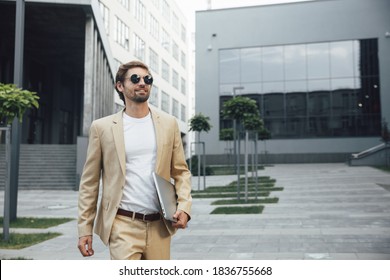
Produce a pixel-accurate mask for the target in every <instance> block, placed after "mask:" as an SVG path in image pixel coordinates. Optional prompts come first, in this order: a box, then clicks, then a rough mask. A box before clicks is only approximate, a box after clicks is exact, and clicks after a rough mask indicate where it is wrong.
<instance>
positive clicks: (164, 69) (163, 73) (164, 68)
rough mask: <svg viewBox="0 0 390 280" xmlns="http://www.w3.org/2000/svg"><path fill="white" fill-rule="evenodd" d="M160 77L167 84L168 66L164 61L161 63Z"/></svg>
mask: <svg viewBox="0 0 390 280" xmlns="http://www.w3.org/2000/svg"><path fill="white" fill-rule="evenodd" d="M161 76H162V78H163V79H164V80H166V81H167V82H169V78H170V75H169V64H168V63H167V62H166V61H165V60H163V61H162V68H161Z"/></svg>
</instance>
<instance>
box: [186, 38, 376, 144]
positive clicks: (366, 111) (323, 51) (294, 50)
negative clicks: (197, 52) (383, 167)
mask: <svg viewBox="0 0 390 280" xmlns="http://www.w3.org/2000/svg"><path fill="white" fill-rule="evenodd" d="M182 83H183V81H182ZM379 85H380V84H379V66H378V41H377V39H362V40H349V41H335V42H321V43H311V44H297V45H285V46H272V47H269V46H267V47H251V48H241V49H221V50H220V51H219V94H220V104H221V105H222V104H223V102H225V101H226V100H228V99H229V98H232V95H233V92H235V93H236V94H241V95H244V96H248V97H250V98H255V99H256V101H257V103H258V104H259V108H260V114H261V116H262V117H263V119H264V123H265V127H266V128H267V129H268V130H270V132H271V134H272V138H291V137H298V138H310V137H338V136H340V137H356V136H375V135H379V134H380V130H381V112H380V108H381V104H380V98H379V97H380V92H379V91H380V86H379ZM238 86H239V87H243V89H240V90H236V91H235V90H234V89H235V88H236V87H238ZM229 125H230V126H231V121H227V120H223V119H222V118H221V119H220V127H221V128H227V127H229Z"/></svg>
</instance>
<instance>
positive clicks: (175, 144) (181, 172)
mask: <svg viewBox="0 0 390 280" xmlns="http://www.w3.org/2000/svg"><path fill="white" fill-rule="evenodd" d="M150 111H151V115H152V120H153V124H154V127H155V132H156V141H157V158H156V167H155V171H156V173H157V174H159V175H160V176H162V177H163V178H165V179H166V180H170V178H172V179H173V180H174V182H175V187H176V193H177V196H178V198H177V202H178V209H180V210H182V211H184V212H186V213H187V214H188V215H190V214H191V204H192V198H191V173H190V171H189V170H188V167H187V164H186V162H185V156H184V151H183V145H182V141H181V137H180V131H179V128H178V124H177V122H176V119H175V118H174V117H172V116H170V115H168V114H166V113H163V112H160V111H157V110H153V109H150ZM122 114H123V112H122V111H121V112H118V113H116V114H114V115H110V116H108V117H105V118H101V119H98V120H96V121H94V122H93V123H92V125H91V128H90V134H89V144H88V151H87V158H86V162H85V165H84V170H83V174H82V176H81V180H80V189H79V217H78V232H79V237H81V236H86V235H92V232H93V228H94V231H95V233H96V234H97V235H99V236H100V238H101V239H102V241H103V243H104V244H106V245H107V244H108V241H109V237H110V233H111V227H112V224H113V222H114V218H115V215H116V212H117V210H118V206H119V203H120V201H121V198H122V192H123V189H124V186H125V176H126V158H125V144H124V134H123V118H122ZM100 185H101V187H102V189H101V200H100V204H99V207H97V203H98V197H99V186H100ZM97 209H98V210H97ZM95 218H96V220H95ZM165 225H166V227H167V230H168V231H169V233H170V234H171V235H172V234H174V233H175V232H176V229H175V228H173V227H172V225H171V222H168V221H165Z"/></svg>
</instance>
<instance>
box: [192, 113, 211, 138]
mask: <svg viewBox="0 0 390 280" xmlns="http://www.w3.org/2000/svg"><path fill="white" fill-rule="evenodd" d="M209 121H210V118H209V117H206V116H204V115H203V114H202V113H199V114H197V115H195V116H193V117H192V118H191V119H190V131H196V132H198V142H200V133H201V132H202V131H205V132H209V130H210V129H211V124H210V122H209Z"/></svg>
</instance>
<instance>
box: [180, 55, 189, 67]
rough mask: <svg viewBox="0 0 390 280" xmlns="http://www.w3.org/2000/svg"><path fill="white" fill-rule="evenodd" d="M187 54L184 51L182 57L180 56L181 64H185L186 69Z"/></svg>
mask: <svg viewBox="0 0 390 280" xmlns="http://www.w3.org/2000/svg"><path fill="white" fill-rule="evenodd" d="M186 59H187V58H186V54H185V53H184V52H183V51H182V52H181V58H180V61H181V66H183V68H184V69H186V65H187V63H186Z"/></svg>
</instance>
